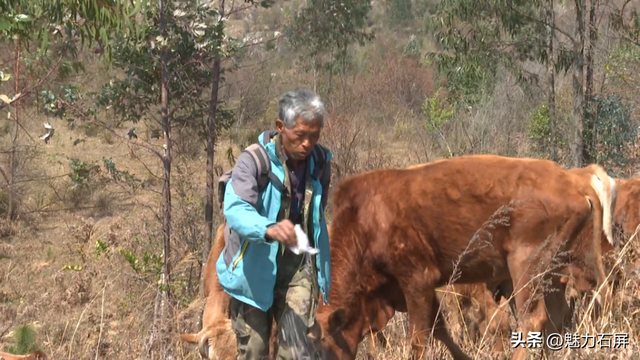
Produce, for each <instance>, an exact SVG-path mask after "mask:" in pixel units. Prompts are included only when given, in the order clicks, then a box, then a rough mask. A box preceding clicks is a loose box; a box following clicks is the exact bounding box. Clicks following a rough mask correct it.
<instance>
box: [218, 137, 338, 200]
mask: <svg viewBox="0 0 640 360" xmlns="http://www.w3.org/2000/svg"><path fill="white" fill-rule="evenodd" d="M269 141H270V136H264V140H263V143H264V144H266V143H268V142H269ZM325 151H326V150H325V148H324V147H323V146H322V145H320V144H316V145H315V146H314V147H313V150H312V151H311V156H313V159H314V164H315V166H314V167H315V168H314V170H313V173H312V174H311V176H312V177H313V178H314V180H319V179H320V178H321V177H322V173H323V171H324V165H325V163H326V161H327V160H326V152H325ZM243 152H248V153H249V155H251V158H252V159H253V161H254V162H255V164H256V166H257V168H258V171H257V174H256V177H257V179H258V192H262V190H264V189H265V188H266V187H267V185H268V184H269V182H270V181H271V182H272V183H273V185H274V186H275V187H277V188H278V190H280V192H282V193H288V191H287V188H286V187H285V186H284V184H282V182H281V181H280V179H278V177H277V176H276V175H275V174H274V173H273V172H271V161H270V160H269V155H268V154H267V151H266V150H265V148H264V147H263V146H261V145H260V144H259V143H254V144H251V145H249V146H247V148H245V149H244V150H243ZM232 171H233V168H231V169H229V170H228V171H227V172H225V173H224V174H222V175H221V176H220V178H219V179H218V202H219V203H220V208H221V209H222V207H223V202H224V192H225V189H226V187H227V183H228V182H229V180H231V173H232ZM323 191H326V189H323Z"/></svg>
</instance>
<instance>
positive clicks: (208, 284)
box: [180, 224, 278, 360]
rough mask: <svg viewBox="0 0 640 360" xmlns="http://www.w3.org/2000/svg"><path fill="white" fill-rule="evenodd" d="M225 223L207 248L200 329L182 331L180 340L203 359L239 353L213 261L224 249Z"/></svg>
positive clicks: (221, 358) (229, 357)
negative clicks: (191, 347) (195, 347)
mask: <svg viewBox="0 0 640 360" xmlns="http://www.w3.org/2000/svg"><path fill="white" fill-rule="evenodd" d="M224 231H225V226H224V224H223V225H220V226H219V227H218V231H217V233H216V238H215V240H214V242H213V244H212V246H211V250H210V251H209V257H208V258H207V264H206V265H205V267H204V270H203V271H204V277H203V281H202V286H203V295H204V297H205V298H206V299H207V302H206V304H205V308H204V312H203V313H202V330H200V331H199V332H198V333H196V334H181V335H180V338H181V339H182V340H183V341H186V342H188V343H192V344H198V352H199V353H200V356H201V357H202V358H203V359H217V360H232V359H236V358H237V356H238V353H237V346H236V336H235V333H234V332H233V328H232V326H231V320H230V319H229V316H228V314H229V313H228V309H229V300H230V296H229V294H227V293H226V292H224V290H223V289H222V286H220V282H219V281H218V273H217V271H216V260H217V259H218V257H219V256H220V254H221V253H222V251H223V250H224V246H225V243H224ZM275 331H276V325H275V323H274V325H273V327H272V329H271V341H270V344H269V348H270V352H271V353H272V354H275V350H276V349H277V340H278V337H277V336H275Z"/></svg>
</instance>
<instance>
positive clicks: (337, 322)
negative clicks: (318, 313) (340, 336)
mask: <svg viewBox="0 0 640 360" xmlns="http://www.w3.org/2000/svg"><path fill="white" fill-rule="evenodd" d="M346 324H347V311H346V310H345V309H344V308H339V309H337V310H336V311H334V312H332V313H331V314H330V315H329V329H330V330H331V332H333V331H338V330H340V329H342V328H343V327H344V326H345V325H346Z"/></svg>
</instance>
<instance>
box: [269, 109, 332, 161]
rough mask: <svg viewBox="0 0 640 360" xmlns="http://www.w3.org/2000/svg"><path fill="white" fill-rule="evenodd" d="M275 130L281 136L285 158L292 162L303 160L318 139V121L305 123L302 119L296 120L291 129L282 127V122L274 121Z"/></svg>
mask: <svg viewBox="0 0 640 360" xmlns="http://www.w3.org/2000/svg"><path fill="white" fill-rule="evenodd" d="M276 128H277V129H278V132H279V133H280V134H281V136H282V147H284V150H285V152H286V154H287V156H288V157H289V158H291V159H293V160H304V159H305V158H306V157H307V156H309V154H311V150H313V146H314V145H315V144H316V143H317V142H318V140H319V139H320V131H321V128H320V120H319V119H316V120H314V121H305V120H304V119H300V118H298V119H296V123H295V125H294V126H293V128H291V129H287V128H286V127H285V126H284V122H283V121H282V120H280V119H278V120H276Z"/></svg>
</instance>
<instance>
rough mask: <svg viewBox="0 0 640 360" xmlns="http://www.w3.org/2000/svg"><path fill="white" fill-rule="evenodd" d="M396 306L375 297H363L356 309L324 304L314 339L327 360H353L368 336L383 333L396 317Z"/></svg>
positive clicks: (321, 307) (319, 314)
mask: <svg viewBox="0 0 640 360" xmlns="http://www.w3.org/2000/svg"><path fill="white" fill-rule="evenodd" d="M394 313H395V308H394V306H393V305H392V304H391V303H389V302H388V301H386V299H380V298H375V297H368V296H367V297H362V298H361V300H360V302H359V303H358V304H357V305H356V306H349V307H335V306H330V305H324V304H322V305H320V307H319V308H318V311H317V312H316V322H315V325H314V328H313V329H312V331H311V334H310V337H311V338H312V339H313V340H314V341H315V343H316V344H317V345H319V348H320V349H321V351H322V353H323V356H324V359H328V360H333V359H335V360H346V359H349V360H353V359H355V358H356V353H357V352H358V344H359V343H360V341H362V339H364V337H365V336H367V335H368V334H371V333H376V332H378V331H380V330H382V329H383V328H384V327H385V326H386V324H387V322H388V321H389V319H391V317H392V316H393V315H394Z"/></svg>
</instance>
